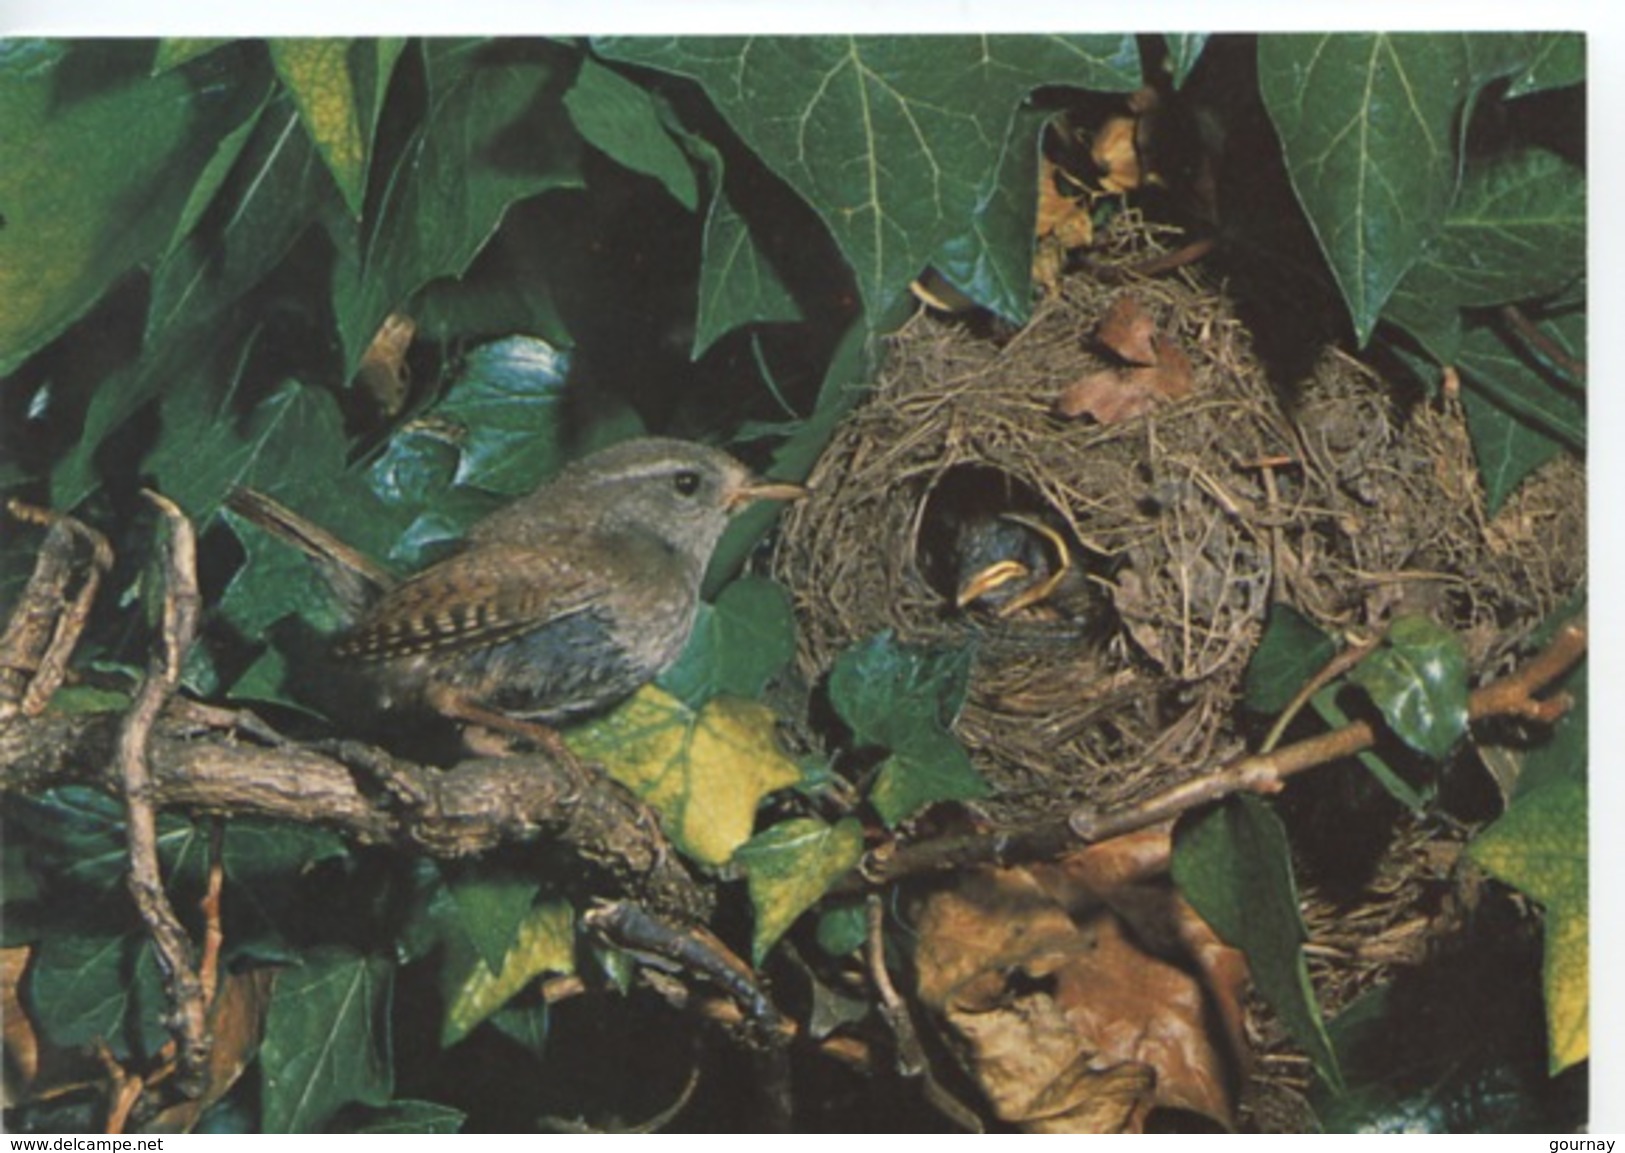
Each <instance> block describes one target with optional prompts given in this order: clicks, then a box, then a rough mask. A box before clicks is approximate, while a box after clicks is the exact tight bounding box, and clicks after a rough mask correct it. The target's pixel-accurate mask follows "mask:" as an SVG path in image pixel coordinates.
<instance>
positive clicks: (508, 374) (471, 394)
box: [434, 336, 570, 496]
mask: <svg viewBox="0 0 1625 1153" xmlns="http://www.w3.org/2000/svg"><path fill="white" fill-rule="evenodd" d="M569 372H570V355H569V354H568V353H567V352H561V351H560V350H558V349H556V348H554V347H553V346H552V345H550V344H548V343H547V342H546V341H544V340H538V339H536V338H535V337H530V336H513V337H509V338H507V339H505V340H497V341H492V342H491V343H490V344H485V345H481V346H480V347H479V348H477V349H475V350H474V351H473V352H471V353H469V355H468V357H467V358H466V359H465V360H464V361H463V364H462V367H461V369H460V370H459V372H458V375H457V379H456V380H455V381H454V382H453V384H452V386H451V388H450V390H448V391H447V393H446V395H445V398H444V399H443V400H442V401H441V402H440V403H439V404H438V405H436V406H435V409H434V415H435V418H436V421H437V423H438V422H441V421H449V422H451V424H452V426H453V428H454V430H455V435H454V438H453V439H454V440H455V443H456V444H457V446H458V448H459V450H460V455H459V458H458V464H457V473H456V476H455V477H454V480H455V482H456V483H457V484H459V485H463V486H465V487H469V488H479V489H484V490H485V491H486V492H494V493H498V494H501V495H503V496H519V495H521V494H522V493H527V492H529V491H530V490H531V489H533V488H535V487H536V486H537V485H538V484H539V483H541V481H542V480H543V479H544V478H545V477H547V476H549V475H550V474H552V473H554V472H556V471H558V468H559V466H560V465H561V464H562V463H563V439H564V438H563V431H564V430H563V427H562V424H563V421H562V412H561V405H562V404H563V401H564V389H565V383H566V378H567V377H568V375H569Z"/></svg>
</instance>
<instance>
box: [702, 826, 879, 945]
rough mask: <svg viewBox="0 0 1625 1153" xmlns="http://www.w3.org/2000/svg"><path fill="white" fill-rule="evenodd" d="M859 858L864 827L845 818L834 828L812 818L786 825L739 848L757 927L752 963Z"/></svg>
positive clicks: (775, 942)
mask: <svg viewBox="0 0 1625 1153" xmlns="http://www.w3.org/2000/svg"><path fill="white" fill-rule="evenodd" d="M862 856H863V826H862V825H861V824H859V823H858V822H857V821H856V820H855V819H853V818H851V817H848V818H846V819H845V820H842V821H840V822H838V823H837V824H834V825H826V824H825V823H824V822H823V821H820V820H816V819H813V818H811V817H807V818H801V819H797V820H791V821H784V822H782V823H780V824H777V825H774V826H773V827H772V828H770V829H768V830H766V831H765V832H761V833H758V834H757V835H756V836H754V837H752V838H751V839H750V840H749V841H746V842H745V843H744V844H743V845H741V846H739V851H738V852H737V853H735V854H734V857H735V859H736V860H737V861H738V862H739V863H740V865H741V866H743V868H744V870H745V882H746V885H747V886H748V888H749V889H750V903H751V907H752V908H753V909H754V910H755V911H756V928H755V931H754V932H753V933H752V934H751V945H750V949H751V961H752V963H753V964H756V965H760V964H761V963H762V959H763V958H764V957H766V956H767V953H768V950H770V949H772V948H773V946H774V945H775V944H777V943H778V940H779V938H780V937H782V936H783V935H784V933H785V931H786V930H787V929H789V928H790V926H791V925H793V924H795V921H796V918H797V917H799V916H801V914H802V913H804V912H806V911H807V910H808V909H810V908H812V906H813V905H814V904H815V903H816V902H817V901H818V899H819V898H820V897H822V896H823V895H824V893H825V892H827V891H828V889H829V887H830V886H831V885H833V884H834V883H835V882H836V881H838V880H839V879H840V878H841V877H843V876H845V875H846V874H847V873H848V872H849V871H850V870H851V869H852V868H853V866H855V865H856V864H857V863H858V860H859V858H861V857H862Z"/></svg>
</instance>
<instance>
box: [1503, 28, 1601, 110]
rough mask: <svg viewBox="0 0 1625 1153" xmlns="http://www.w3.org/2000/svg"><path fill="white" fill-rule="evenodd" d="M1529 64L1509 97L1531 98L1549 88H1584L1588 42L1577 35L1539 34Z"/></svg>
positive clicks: (1515, 79)
mask: <svg viewBox="0 0 1625 1153" xmlns="http://www.w3.org/2000/svg"><path fill="white" fill-rule="evenodd" d="M1534 35H1535V37H1536V41H1537V43H1536V45H1535V48H1534V50H1533V51H1532V52H1531V53H1530V59H1529V63H1528V64H1527V65H1526V66H1525V67H1524V70H1523V72H1522V73H1520V74H1519V75H1518V76H1516V77H1514V78H1513V81H1512V83H1511V85H1509V86H1508V87H1507V96H1509V97H1518V96H1528V95H1529V94H1530V93H1533V92H1544V91H1546V90H1547V89H1549V88H1567V87H1569V86H1570V85H1572V84H1583V83H1585V78H1586V40H1585V36H1584V34H1582V33H1577V32H1537V33H1535V34H1534Z"/></svg>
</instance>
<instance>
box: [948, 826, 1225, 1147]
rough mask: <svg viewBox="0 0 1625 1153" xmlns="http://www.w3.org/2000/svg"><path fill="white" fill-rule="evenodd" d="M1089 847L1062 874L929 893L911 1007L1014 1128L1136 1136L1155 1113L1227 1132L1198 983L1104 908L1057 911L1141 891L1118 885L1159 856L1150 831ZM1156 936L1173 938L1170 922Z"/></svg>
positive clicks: (1003, 874) (1220, 1075)
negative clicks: (915, 1002) (935, 1025)
mask: <svg viewBox="0 0 1625 1153" xmlns="http://www.w3.org/2000/svg"><path fill="white" fill-rule="evenodd" d="M1162 836H1163V839H1164V840H1165V839H1166V833H1165V832H1164V833H1163V834H1162ZM1101 849H1102V851H1100V852H1095V851H1094V850H1090V852H1091V853H1094V855H1093V857H1092V858H1090V857H1089V856H1088V854H1080V856H1082V857H1084V858H1085V861H1084V862H1083V863H1082V864H1079V865H1078V866H1077V868H1076V870H1075V871H1074V872H1072V873H1067V872H1066V871H1065V870H1064V869H1057V870H1049V871H1048V872H1047V873H1046V875H1045V876H1043V877H1042V878H1041V877H1040V876H1038V875H1036V871H1035V870H1025V869H1010V870H1003V871H999V872H991V873H979V874H973V875H970V876H967V877H966V878H965V879H964V880H963V881H962V882H961V883H960V884H959V885H958V886H957V887H956V888H954V889H952V890H947V891H943V892H939V893H937V894H934V895H933V896H932V897H930V898H929V899H928V900H927V901H926V903H925V906H924V908H923V910H922V913H921V916H920V918H919V923H918V932H919V937H918V940H919V947H918V949H917V952H916V963H917V966H918V990H919V995H920V998H921V1001H922V1002H923V1003H924V1004H925V1005H926V1007H927V1008H929V1009H930V1010H932V1011H933V1012H934V1013H935V1014H936V1016H937V1018H938V1020H939V1021H940V1022H941V1023H942V1025H943V1027H944V1029H945V1030H946V1031H947V1033H948V1034H949V1036H950V1037H951V1038H952V1040H953V1041H954V1042H955V1048H956V1052H957V1053H958V1054H959V1056H960V1058H961V1060H962V1062H963V1063H964V1065H965V1068H966V1070H967V1072H968V1073H969V1074H970V1075H971V1076H972V1078H974V1079H975V1080H976V1082H977V1083H978V1084H979V1085H980V1086H981V1088H982V1090H983V1092H984V1093H985V1094H986V1096H987V1099H988V1101H989V1102H990V1103H991V1104H992V1106H993V1108H994V1111H995V1112H996V1113H997V1114H998V1116H999V1117H1000V1118H1001V1119H1003V1120H1005V1121H1007V1122H1010V1123H1012V1124H1015V1125H1019V1126H1021V1127H1022V1128H1023V1129H1027V1130H1030V1131H1034V1132H1070V1133H1079V1132H1128V1131H1137V1130H1139V1129H1141V1128H1143V1126H1144V1123H1145V1119H1146V1117H1147V1116H1148V1115H1149V1113H1150V1112H1151V1110H1152V1109H1153V1108H1156V1107H1158V1106H1171V1107H1175V1108H1181V1109H1189V1110H1194V1111H1196V1112H1199V1113H1202V1114H1204V1115H1206V1116H1210V1117H1213V1118H1214V1119H1216V1120H1218V1121H1220V1122H1221V1123H1223V1124H1226V1125H1228V1124H1230V1121H1231V1102H1230V1099H1229V1076H1228V1073H1229V1066H1228V1064H1227V1062H1226V1060H1225V1057H1224V1052H1223V1041H1222V1040H1221V1041H1220V1043H1218V1044H1215V1042H1214V1040H1213V1039H1211V1038H1210V1037H1209V1036H1208V1034H1207V1030H1206V1018H1205V1015H1204V1014H1205V1005H1206V999H1205V996H1204V991H1203V988H1202V986H1201V985H1200V984H1199V983H1198V982H1197V980H1196V979H1195V978H1194V977H1192V976H1191V975H1190V974H1188V973H1187V972H1185V971H1184V970H1183V969H1182V968H1180V967H1179V966H1178V965H1176V964H1173V963H1170V962H1169V961H1168V960H1165V959H1163V958H1162V957H1161V956H1157V955H1154V954H1151V953H1148V952H1146V951H1145V949H1144V948H1143V947H1142V946H1141V945H1140V943H1139V942H1138V940H1137V937H1138V935H1139V929H1138V927H1136V928H1135V929H1134V930H1133V931H1132V932H1131V931H1130V930H1129V928H1128V927H1127V925H1126V924H1125V921H1124V919H1123V918H1122V917H1120V916H1119V915H1118V914H1117V913H1116V912H1114V911H1112V909H1111V908H1101V907H1097V908H1096V909H1095V910H1094V911H1093V912H1090V913H1088V914H1086V915H1083V916H1076V915H1069V913H1068V910H1067V907H1066V906H1067V905H1068V904H1090V903H1095V902H1096V901H1097V900H1098V901H1104V902H1105V904H1106V905H1108V906H1111V905H1115V904H1116V903H1118V902H1120V901H1123V900H1124V899H1125V897H1124V894H1126V893H1138V892H1139V891H1140V890H1141V889H1142V888H1144V887H1145V884H1144V883H1143V882H1140V881H1138V880H1135V881H1130V882H1127V883H1124V882H1123V878H1133V877H1138V876H1139V875H1140V874H1141V873H1142V872H1143V870H1144V869H1145V868H1146V867H1148V862H1151V861H1154V859H1155V857H1156V855H1157V853H1158V852H1160V849H1159V848H1158V845H1157V838H1156V837H1155V836H1152V837H1142V838H1139V839H1137V840H1134V841H1129V842H1126V843H1125V844H1124V845H1122V846H1116V847H1113V848H1109V849H1108V848H1106V847H1104V846H1102V847H1101ZM1057 895H1059V897H1060V899H1057ZM1161 935H1162V936H1164V937H1167V938H1169V939H1170V940H1174V941H1177V940H1178V939H1179V932H1178V930H1177V929H1176V928H1173V927H1168V928H1166V929H1165V930H1164V931H1162V932H1161Z"/></svg>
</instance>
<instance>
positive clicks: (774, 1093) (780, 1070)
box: [581, 901, 796, 1132]
mask: <svg viewBox="0 0 1625 1153" xmlns="http://www.w3.org/2000/svg"><path fill="white" fill-rule="evenodd" d="M581 920H582V923H583V924H585V925H586V926H587V928H589V929H590V930H592V931H593V932H594V933H595V934H597V935H598V936H599V937H601V938H603V939H604V940H605V941H607V942H609V943H610V944H612V945H614V946H616V947H617V948H621V949H625V950H627V951H629V952H631V953H633V954H634V955H638V954H641V955H642V956H644V957H646V958H652V959H654V960H656V961H664V962H668V963H670V964H674V965H677V966H680V967H681V968H682V969H683V970H685V971H687V972H689V973H692V974H694V975H695V976H698V977H701V978H704V979H705V980H708V981H710V982H711V983H712V984H714V985H716V986H718V987H719V988H721V989H722V991H723V992H725V993H727V994H728V996H729V997H730V998H731V999H732V1000H733V1002H734V1003H735V1004H736V1005H738V1006H739V1008H740V1010H741V1011H742V1012H743V1014H744V1020H745V1023H746V1025H747V1026H748V1034H749V1036H750V1038H751V1039H752V1040H753V1041H754V1042H755V1053H756V1065H757V1072H758V1075H759V1077H760V1078H761V1089H762V1096H763V1100H764V1102H765V1104H766V1112H767V1118H766V1127H767V1128H770V1129H772V1130H774V1131H784V1132H788V1130H789V1128H790V1119H791V1113H792V1104H793V1102H792V1098H791V1094H790V1058H789V1046H790V1042H791V1040H792V1039H794V1037H795V1035H796V1028H795V1026H794V1024H792V1023H791V1022H790V1020H789V1019H788V1018H786V1017H785V1016H784V1015H783V1014H782V1013H780V1012H779V1010H778V1007H777V1006H776V1005H774V1004H773V1001H772V999H771V998H770V997H769V996H768V995H767V992H766V991H765V990H764V989H763V988H762V986H761V985H760V983H758V981H757V979H756V974H755V973H754V972H753V971H752V970H751V968H750V966H749V965H747V964H745V962H744V961H742V960H740V959H739V958H738V957H736V956H735V955H734V953H733V951H732V950H731V949H729V948H728V946H726V945H725V944H723V943H722V941H720V940H719V939H718V938H717V937H716V936H715V935H714V934H712V933H711V931H710V930H709V929H706V928H705V927H704V926H703V925H693V926H690V927H689V928H687V929H677V928H673V927H672V926H671V925H668V924H666V923H665V922H663V921H661V920H659V919H658V918H655V917H651V916H650V915H649V914H648V913H647V912H646V911H644V910H643V909H642V908H640V907H639V906H638V905H636V904H635V903H633V902H631V901H606V902H604V903H602V904H600V905H598V906H597V907H596V908H593V909H589V910H588V911H587V912H586V913H584V914H582V918H581Z"/></svg>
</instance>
